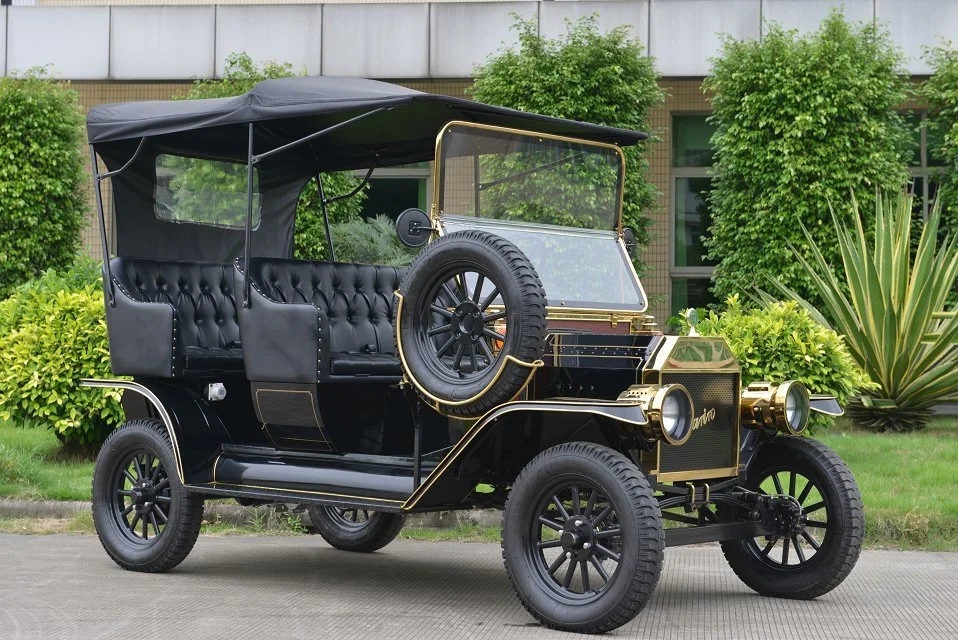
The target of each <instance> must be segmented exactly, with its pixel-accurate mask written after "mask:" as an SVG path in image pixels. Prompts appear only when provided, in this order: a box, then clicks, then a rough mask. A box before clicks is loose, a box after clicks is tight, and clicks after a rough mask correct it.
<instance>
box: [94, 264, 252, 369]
mask: <svg viewBox="0 0 958 640" xmlns="http://www.w3.org/2000/svg"><path fill="white" fill-rule="evenodd" d="M110 266H111V270H112V273H113V280H114V283H115V285H116V287H115V295H116V307H114V308H110V307H109V305H108V306H107V327H108V331H109V336H110V361H111V363H112V366H113V372H114V373H115V374H117V375H134V376H155V377H175V376H189V375H198V374H210V373H228V372H242V371H243V350H242V348H241V346H242V345H241V342H240V331H239V322H238V318H237V313H236V297H235V296H234V294H233V291H234V287H233V279H234V270H233V267H232V265H224V264H213V263H201V262H173V261H165V260H146V259H141V258H114V259H113V260H111V261H110Z"/></svg>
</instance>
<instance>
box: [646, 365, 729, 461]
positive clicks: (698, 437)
mask: <svg viewBox="0 0 958 640" xmlns="http://www.w3.org/2000/svg"><path fill="white" fill-rule="evenodd" d="M662 384H681V385H685V388H686V389H688V390H689V393H690V394H691V395H692V401H693V402H694V405H695V415H696V417H699V416H702V415H703V414H707V413H709V412H710V411H711V410H712V409H714V410H715V417H714V418H712V419H710V420H709V421H708V422H707V423H706V424H705V425H703V426H701V427H699V428H698V429H696V430H695V431H694V432H693V433H692V436H691V437H690V438H689V440H688V442H686V443H685V444H683V445H681V446H671V445H667V444H663V445H661V450H660V454H659V473H675V472H682V471H696V470H706V469H727V468H731V467H736V466H737V465H738V447H739V434H738V411H739V374H737V373H717V372H716V373H675V372H669V371H664V372H662Z"/></svg>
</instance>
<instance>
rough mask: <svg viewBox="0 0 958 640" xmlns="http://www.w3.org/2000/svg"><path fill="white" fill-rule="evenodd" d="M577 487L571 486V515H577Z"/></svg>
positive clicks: (575, 485)
mask: <svg viewBox="0 0 958 640" xmlns="http://www.w3.org/2000/svg"><path fill="white" fill-rule="evenodd" d="M579 513H580V512H579V485H577V484H574V485H572V515H574V516H577V515H579Z"/></svg>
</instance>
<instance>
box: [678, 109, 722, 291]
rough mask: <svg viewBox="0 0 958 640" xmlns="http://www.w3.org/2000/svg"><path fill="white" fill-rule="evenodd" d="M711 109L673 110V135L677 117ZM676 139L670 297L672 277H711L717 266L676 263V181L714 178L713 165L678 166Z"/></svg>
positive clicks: (702, 114) (704, 113)
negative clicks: (676, 160)
mask: <svg viewBox="0 0 958 640" xmlns="http://www.w3.org/2000/svg"><path fill="white" fill-rule="evenodd" d="M710 115H712V113H711V112H710V111H673V112H672V114H671V116H672V135H673V136H674V135H675V129H676V128H675V119H676V117H679V118H682V117H688V116H710ZM674 144H675V141H674V139H673V140H671V144H670V146H669V297H670V298H671V289H672V279H673V278H686V279H689V278H708V279H711V278H712V275H713V274H714V273H715V267H707V266H701V267H685V266H679V265H677V264H676V263H675V240H676V226H675V223H676V219H675V216H676V211H675V205H676V194H677V192H678V190H677V189H676V181H677V180H678V179H680V178H709V179H710V180H711V179H712V178H714V176H713V174H712V167H711V166H708V167H676V166H675V158H674V157H673V155H672V149H673V148H674Z"/></svg>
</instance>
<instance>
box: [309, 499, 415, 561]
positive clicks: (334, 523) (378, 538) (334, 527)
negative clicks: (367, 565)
mask: <svg viewBox="0 0 958 640" xmlns="http://www.w3.org/2000/svg"><path fill="white" fill-rule="evenodd" d="M309 519H310V521H311V522H312V523H313V526H314V527H316V530H317V531H318V532H319V535H321V536H322V537H323V539H324V540H325V541H326V542H328V543H329V544H330V546H333V547H335V548H337V549H341V550H342V551H356V552H359V553H370V552H372V551H377V550H379V549H382V548H383V547H385V546H386V545H387V544H389V543H390V542H392V541H393V540H395V539H396V536H398V535H399V531H400V530H401V529H402V526H403V523H404V522H405V517H404V516H403V515H402V514H401V513H383V512H382V511H369V510H367V509H356V508H352V507H329V506H319V505H311V506H310V507H309Z"/></svg>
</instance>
